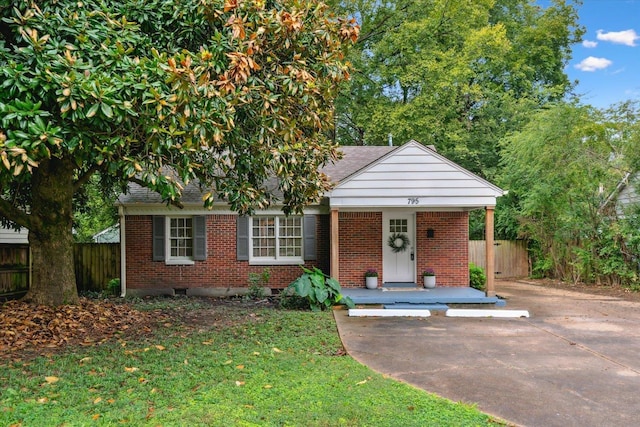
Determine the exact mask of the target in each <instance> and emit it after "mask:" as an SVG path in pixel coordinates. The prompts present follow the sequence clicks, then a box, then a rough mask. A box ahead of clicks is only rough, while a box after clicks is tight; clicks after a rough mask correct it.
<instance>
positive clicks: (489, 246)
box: [485, 206, 496, 297]
mask: <svg viewBox="0 0 640 427" xmlns="http://www.w3.org/2000/svg"><path fill="white" fill-rule="evenodd" d="M485 209H486V217H485V245H486V248H485V256H486V262H487V289H486V295H487V296H488V297H493V296H495V295H496V290H495V275H496V274H495V269H496V267H495V263H496V261H495V260H496V257H495V252H494V251H495V246H494V244H493V234H494V224H493V221H494V220H493V213H494V207H493V206H487V207H486V208H485Z"/></svg>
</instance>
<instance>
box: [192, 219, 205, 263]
mask: <svg viewBox="0 0 640 427" xmlns="http://www.w3.org/2000/svg"><path fill="white" fill-rule="evenodd" d="M193 259H194V260H196V261H204V260H206V259H207V217H206V216H204V215H201V216H194V217H193Z"/></svg>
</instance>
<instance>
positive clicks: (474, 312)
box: [446, 308, 529, 318]
mask: <svg viewBox="0 0 640 427" xmlns="http://www.w3.org/2000/svg"><path fill="white" fill-rule="evenodd" d="M446 316H447V317H499V318H520V317H529V311H528V310H486V309H467V308H450V309H449V310H447V313H446Z"/></svg>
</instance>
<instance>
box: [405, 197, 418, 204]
mask: <svg viewBox="0 0 640 427" xmlns="http://www.w3.org/2000/svg"><path fill="white" fill-rule="evenodd" d="M407 204H408V205H419V204H420V199H418V198H417V197H409V198H408V199H407Z"/></svg>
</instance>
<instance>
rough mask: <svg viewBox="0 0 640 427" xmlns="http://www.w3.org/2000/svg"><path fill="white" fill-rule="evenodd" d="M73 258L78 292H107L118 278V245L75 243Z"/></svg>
mask: <svg viewBox="0 0 640 427" xmlns="http://www.w3.org/2000/svg"><path fill="white" fill-rule="evenodd" d="M73 258H74V260H75V264H76V285H77V286H78V291H102V290H107V284H108V283H109V281H110V280H111V279H117V278H119V277H120V243H76V244H75V245H74V246H73Z"/></svg>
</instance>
